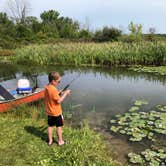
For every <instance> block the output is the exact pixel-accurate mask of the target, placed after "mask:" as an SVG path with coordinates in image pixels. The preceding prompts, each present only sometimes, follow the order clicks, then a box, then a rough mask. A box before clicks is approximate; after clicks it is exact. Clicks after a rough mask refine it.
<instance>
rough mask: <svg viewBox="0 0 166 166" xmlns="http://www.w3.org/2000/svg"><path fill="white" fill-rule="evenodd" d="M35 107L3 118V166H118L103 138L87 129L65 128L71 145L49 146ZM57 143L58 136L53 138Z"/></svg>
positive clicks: (0, 123) (0, 134) (0, 157)
mask: <svg viewBox="0 0 166 166" xmlns="http://www.w3.org/2000/svg"><path fill="white" fill-rule="evenodd" d="M40 111H42V110H39V109H38V108H36V107H26V106H22V107H20V108H18V109H15V110H13V111H11V112H9V113H1V115H0V129H1V132H0V138H1V141H0V165H12V166H14V165H40V166H41V165H42V166H48V165H49V166H52V165H57V166H58V165H59V166H61V165H68V166H70V165H71V166H74V165H75V166H76V165H79V166H85V165H88V166H89V165H102V166H104V165H109V166H115V165H116V166H117V165H118V164H117V163H115V162H114V161H113V160H112V158H111V152H108V150H107V149H106V146H105V145H104V144H103V141H102V138H101V136H100V135H97V134H95V133H94V132H93V131H91V130H90V129H89V128H88V126H87V125H85V126H84V127H83V128H81V129H72V128H70V127H69V126H66V127H64V132H63V135H64V138H65V140H67V141H69V144H67V145H64V146H62V147H59V146H57V144H56V143H55V144H53V145H52V146H51V147H49V146H48V145H47V142H46V140H47V124H46V120H45V119H42V118H40V114H41V113H39V112H40ZM54 138H55V139H56V136H55V135H54Z"/></svg>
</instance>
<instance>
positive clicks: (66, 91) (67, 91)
mask: <svg viewBox="0 0 166 166" xmlns="http://www.w3.org/2000/svg"><path fill="white" fill-rule="evenodd" d="M63 93H65V94H66V95H70V94H71V90H69V89H67V90H65V91H64V92H63Z"/></svg>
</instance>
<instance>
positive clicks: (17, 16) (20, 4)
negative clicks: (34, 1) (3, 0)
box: [7, 0, 30, 23]
mask: <svg viewBox="0 0 166 166" xmlns="http://www.w3.org/2000/svg"><path fill="white" fill-rule="evenodd" d="M7 6H8V12H9V16H11V18H12V20H13V21H15V22H21V23H24V22H25V18H26V17H27V16H28V13H29V12H30V4H29V2H28V0H8V4H7Z"/></svg>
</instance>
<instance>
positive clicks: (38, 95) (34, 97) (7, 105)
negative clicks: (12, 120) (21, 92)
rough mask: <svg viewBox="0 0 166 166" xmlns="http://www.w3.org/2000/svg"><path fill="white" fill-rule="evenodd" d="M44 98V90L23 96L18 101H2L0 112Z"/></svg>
mask: <svg viewBox="0 0 166 166" xmlns="http://www.w3.org/2000/svg"><path fill="white" fill-rule="evenodd" d="M42 98H44V90H41V91H39V92H35V93H32V94H29V95H27V96H23V97H21V98H18V99H14V100H9V101H4V102H2V103H0V112H6V111H8V110H9V109H10V108H12V107H16V106H18V105H20V104H25V103H31V102H34V101H37V100H40V99H42Z"/></svg>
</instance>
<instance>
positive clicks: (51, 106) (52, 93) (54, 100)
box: [45, 71, 70, 146]
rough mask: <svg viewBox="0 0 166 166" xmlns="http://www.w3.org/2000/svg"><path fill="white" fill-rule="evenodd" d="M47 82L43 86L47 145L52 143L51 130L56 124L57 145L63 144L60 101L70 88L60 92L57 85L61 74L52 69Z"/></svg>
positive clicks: (68, 92)
mask: <svg viewBox="0 0 166 166" xmlns="http://www.w3.org/2000/svg"><path fill="white" fill-rule="evenodd" d="M48 80H49V84H48V85H46V86H45V104H46V114H47V115H48V139H49V142H48V145H49V146H50V145H52V144H53V138H52V132H53V127H54V126H56V133H57V136H58V145H63V144H65V142H64V141H63V138H62V126H63V116H62V108H61V102H63V100H64V99H65V98H66V96H68V95H69V94H70V90H65V91H63V92H61V96H60V95H59V93H60V92H58V90H57V88H56V87H57V86H58V84H59V83H60V81H61V76H60V74H59V73H58V72H56V71H52V72H50V73H49V75H48Z"/></svg>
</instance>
